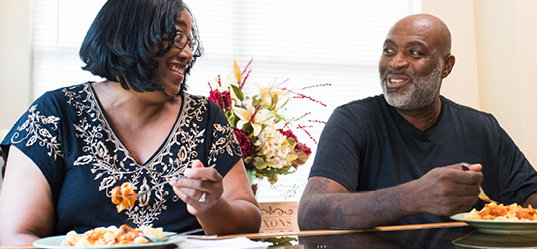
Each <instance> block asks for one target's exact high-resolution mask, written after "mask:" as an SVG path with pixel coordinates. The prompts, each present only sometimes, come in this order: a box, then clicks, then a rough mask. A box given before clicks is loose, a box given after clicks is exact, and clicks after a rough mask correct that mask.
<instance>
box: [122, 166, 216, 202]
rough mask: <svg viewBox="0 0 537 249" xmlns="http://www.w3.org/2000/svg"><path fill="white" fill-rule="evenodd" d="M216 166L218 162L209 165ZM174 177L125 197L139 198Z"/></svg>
mask: <svg viewBox="0 0 537 249" xmlns="http://www.w3.org/2000/svg"><path fill="white" fill-rule="evenodd" d="M214 166H216V164H212V165H210V166H207V168H214ZM181 177H182V176H181ZM172 179H175V177H174V178H171V179H170V180H167V181H164V182H161V183H159V184H157V185H154V186H153V187H151V188H149V189H146V190H144V191H140V192H138V193H137V194H134V195H127V196H125V197H129V198H138V197H141V196H144V195H146V194H148V193H149V192H151V191H153V190H155V189H157V188H158V187H160V186H162V185H164V184H168V183H170V181H171V180H172Z"/></svg>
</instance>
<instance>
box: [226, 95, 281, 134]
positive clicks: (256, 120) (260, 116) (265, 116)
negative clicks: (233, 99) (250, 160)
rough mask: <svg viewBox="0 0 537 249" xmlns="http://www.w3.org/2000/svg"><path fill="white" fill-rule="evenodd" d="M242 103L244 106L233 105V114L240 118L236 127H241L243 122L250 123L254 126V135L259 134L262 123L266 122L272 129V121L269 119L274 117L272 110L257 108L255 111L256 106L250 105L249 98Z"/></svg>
mask: <svg viewBox="0 0 537 249" xmlns="http://www.w3.org/2000/svg"><path fill="white" fill-rule="evenodd" d="M243 104H244V107H238V106H233V112H235V115H237V117H239V119H240V120H239V121H238V122H237V127H242V126H243V125H244V124H250V125H252V127H253V128H254V132H253V135H254V136H257V135H259V133H260V132H261V129H262V127H263V126H262V125H263V124H267V125H269V126H270V127H272V129H274V123H273V122H272V121H271V120H270V119H271V118H272V117H274V114H273V113H272V112H270V111H269V110H267V109H259V110H258V111H257V113H256V107H254V106H252V100H251V99H246V100H244V101H243ZM254 114H255V116H254ZM252 117H253V118H252Z"/></svg>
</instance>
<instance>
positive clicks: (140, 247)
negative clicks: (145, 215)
mask: <svg viewBox="0 0 537 249" xmlns="http://www.w3.org/2000/svg"><path fill="white" fill-rule="evenodd" d="M164 234H165V235H167V234H172V233H171V232H164ZM64 240H65V235H60V236H52V237H46V238H42V239H39V240H36V241H34V243H33V246H35V247H39V248H47V249H48V248H62V249H70V248H79V249H97V248H107V249H108V248H110V249H112V248H125V249H130V248H137V249H159V248H163V247H165V246H167V245H171V244H175V243H179V242H181V241H183V240H185V236H176V237H173V238H172V239H170V240H168V241H166V242H150V243H142V244H125V245H111V246H61V244H62V242H63V241H64Z"/></svg>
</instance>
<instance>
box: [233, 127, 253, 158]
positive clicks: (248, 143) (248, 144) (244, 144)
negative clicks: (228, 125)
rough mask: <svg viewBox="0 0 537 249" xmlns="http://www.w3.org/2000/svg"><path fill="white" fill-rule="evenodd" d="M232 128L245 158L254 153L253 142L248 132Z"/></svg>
mask: <svg viewBox="0 0 537 249" xmlns="http://www.w3.org/2000/svg"><path fill="white" fill-rule="evenodd" d="M233 130H235V134H236V135H237V138H238V139H239V143H240V144H241V150H242V155H243V156H244V157H245V158H246V157H249V156H251V155H252V154H253V153H254V144H253V143H252V140H251V139H250V133H248V132H246V131H243V130H241V129H237V128H235V127H233Z"/></svg>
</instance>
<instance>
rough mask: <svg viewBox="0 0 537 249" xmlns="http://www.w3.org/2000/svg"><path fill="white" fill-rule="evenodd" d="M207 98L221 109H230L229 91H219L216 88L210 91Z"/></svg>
mask: <svg viewBox="0 0 537 249" xmlns="http://www.w3.org/2000/svg"><path fill="white" fill-rule="evenodd" d="M210 94H211V95H210V96H209V100H211V101H212V102H214V103H216V104H217V105H218V106H220V108H222V110H224V111H227V110H229V109H231V95H230V94H229V91H224V92H220V91H218V89H215V90H212V91H211V92H210Z"/></svg>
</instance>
